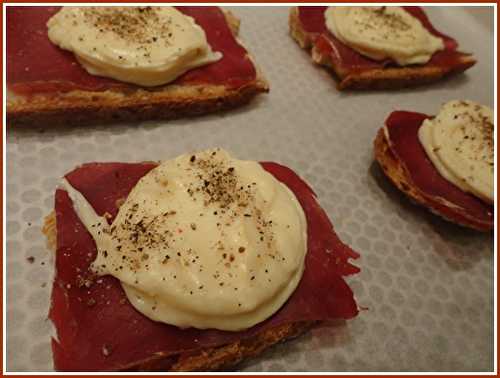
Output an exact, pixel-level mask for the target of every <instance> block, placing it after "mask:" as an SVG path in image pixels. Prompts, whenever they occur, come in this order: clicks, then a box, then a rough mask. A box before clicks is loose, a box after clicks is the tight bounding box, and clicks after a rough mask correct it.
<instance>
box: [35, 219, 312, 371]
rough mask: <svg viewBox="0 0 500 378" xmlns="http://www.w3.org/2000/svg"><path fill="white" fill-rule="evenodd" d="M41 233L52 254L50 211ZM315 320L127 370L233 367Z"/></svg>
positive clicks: (54, 230)
mask: <svg viewBox="0 0 500 378" xmlns="http://www.w3.org/2000/svg"><path fill="white" fill-rule="evenodd" d="M42 232H43V233H44V234H45V236H46V238H47V245H48V247H49V248H50V249H51V250H52V251H53V252H54V253H55V251H56V240H57V228H56V214H55V212H54V211H53V212H52V213H50V214H49V215H48V216H46V217H45V222H44V225H43V228H42ZM315 323H316V322H313V321H302V322H293V323H288V324H284V325H280V326H277V327H274V328H270V329H266V330H263V331H261V332H259V333H257V334H256V335H255V336H253V337H250V338H247V339H245V340H239V341H236V342H233V343H229V344H226V345H222V346H218V347H214V348H201V349H197V350H194V351H191V352H184V353H178V354H176V355H171V354H170V355H168V356H161V355H158V354H155V355H154V356H151V359H148V360H147V361H143V362H139V363H137V364H134V365H131V366H129V367H128V368H127V369H126V370H127V371H214V370H221V369H228V368H231V367H234V366H235V365H237V364H238V363H241V362H243V361H244V360H247V359H248V358H251V357H255V356H258V355H259V354H261V353H262V352H264V351H265V350H266V349H267V348H269V347H271V346H273V345H275V344H277V343H280V342H283V341H285V340H288V339H291V338H294V337H297V336H299V335H301V334H303V333H305V332H306V331H308V330H309V329H310V328H311V327H312V326H313V325H314V324H315Z"/></svg>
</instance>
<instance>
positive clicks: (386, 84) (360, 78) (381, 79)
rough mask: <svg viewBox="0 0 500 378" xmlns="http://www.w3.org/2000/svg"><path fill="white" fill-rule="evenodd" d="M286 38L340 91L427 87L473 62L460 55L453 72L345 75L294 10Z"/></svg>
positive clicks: (432, 70)
mask: <svg viewBox="0 0 500 378" xmlns="http://www.w3.org/2000/svg"><path fill="white" fill-rule="evenodd" d="M289 26H290V35H291V36H292V38H293V39H294V40H295V41H296V42H297V43H298V44H299V46H300V47H302V48H303V49H306V50H310V53H311V57H312V59H313V61H314V62H315V63H316V64H319V65H321V66H325V67H327V68H329V69H330V70H332V71H333V72H334V73H335V75H336V76H337V78H338V79H339V82H338V84H337V88H338V89H339V90H344V89H400V88H407V87H414V86H419V85H424V84H429V83H432V82H435V81H438V80H440V79H442V78H444V77H445V76H448V75H451V74H456V73H460V72H463V71H465V70H466V69H468V68H470V67H472V66H473V65H474V64H475V63H476V59H475V58H474V57H473V56H472V55H464V56H463V57H462V58H461V61H460V65H458V66H457V67H454V68H453V69H445V68H443V67H426V66H412V67H390V68H383V69H380V68H377V69H371V70H367V71H363V72H346V71H343V70H341V69H340V68H339V67H338V66H337V65H335V63H334V62H333V61H332V59H330V57H329V56H328V55H326V56H325V55H324V54H322V53H321V52H320V51H319V50H317V49H316V47H315V46H314V44H313V42H312V36H311V35H310V34H308V33H307V32H306V31H305V30H304V28H303V27H302V25H301V23H300V20H299V13H298V8H297V7H293V8H291V10H290V15H289Z"/></svg>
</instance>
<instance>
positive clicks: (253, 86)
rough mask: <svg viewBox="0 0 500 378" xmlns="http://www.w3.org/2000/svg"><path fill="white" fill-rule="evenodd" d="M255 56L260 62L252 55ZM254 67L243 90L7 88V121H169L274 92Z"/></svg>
mask: <svg viewBox="0 0 500 378" xmlns="http://www.w3.org/2000/svg"><path fill="white" fill-rule="evenodd" d="M224 15H225V18H226V22H227V23H228V25H229V27H230V29H231V32H232V33H233V35H234V36H235V37H237V35H238V33H239V24H240V21H239V19H238V18H237V17H236V16H234V15H233V14H232V13H231V12H229V11H227V10H224ZM249 58H250V59H251V60H252V62H254V60H253V59H252V57H250V56H249ZM254 66H255V67H256V71H257V74H256V77H255V79H254V80H252V81H250V82H248V83H247V84H245V85H244V86H242V87H240V88H237V89H232V88H228V87H226V86H224V85H183V84H172V85H168V84H167V85H164V86H161V87H157V88H155V89H144V88H141V87H137V88H133V87H128V88H127V89H117V88H115V89H109V90H106V91H85V90H72V91H69V92H64V93H63V92H60V93H48V94H47V93H40V94H34V95H31V96H29V97H28V96H23V95H19V94H15V93H13V92H12V91H7V96H6V97H7V124H8V125H9V126H15V125H19V126H22V125H45V124H46V125H50V126H53V125H63V124H68V125H81V124H89V123H109V122H119V121H144V120H151V119H164V120H168V119H174V118H180V117H190V116H198V115H202V114H207V113H211V112H217V111H221V110H225V109H231V108H234V107H237V106H240V105H243V104H245V103H248V102H249V101H250V100H251V99H252V98H253V97H254V96H256V95H257V94H259V93H262V92H268V91H269V85H268V83H267V81H266V79H265V78H264V76H263V74H262V72H261V70H260V69H259V68H258V67H257V66H256V65H255V63H254ZM130 88H133V89H130Z"/></svg>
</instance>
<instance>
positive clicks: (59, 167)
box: [4, 7, 494, 371]
mask: <svg viewBox="0 0 500 378" xmlns="http://www.w3.org/2000/svg"><path fill="white" fill-rule="evenodd" d="M231 9H232V10H233V11H234V13H235V14H236V15H237V16H239V17H240V18H241V21H242V24H241V38H242V40H243V41H244V42H245V44H246V45H247V47H248V49H249V50H250V51H251V52H252V54H253V55H254V56H255V58H256V60H257V62H258V63H259V65H260V66H261V67H262V69H263V71H264V73H265V75H266V76H267V78H268V80H269V82H270V84H271V92H270V93H269V94H268V95H262V96H260V97H259V98H257V99H256V101H254V102H253V103H252V104H251V105H249V106H246V107H244V108H240V109H237V110H234V111H230V112H226V113H222V114H218V115H211V116H205V117H200V118H197V119H184V120H178V121H173V122H168V123H166V122H148V123H143V124H119V125H110V126H96V127H79V128H57V129H52V128H51V127H50V126H51V125H39V127H36V128H32V129H9V130H8V132H7V146H6V148H7V172H6V174H7V202H6V205H7V249H6V259H5V260H4V261H6V264H7V276H6V281H7V314H6V315H7V335H6V336H7V365H6V368H7V370H8V371H48V370H52V369H53V366H52V356H51V348H50V335H51V332H52V330H51V326H50V322H49V321H48V320H47V312H48V306H49V295H50V286H51V285H50V283H51V275H52V267H51V262H50V260H51V257H50V252H49V251H48V249H47V248H46V246H45V240H44V237H43V235H42V233H41V226H42V222H43V217H44V216H45V215H46V214H48V213H49V212H50V211H51V209H52V208H53V195H54V189H55V187H56V184H57V182H58V179H59V178H60V177H61V176H62V175H63V174H64V173H65V172H67V171H69V170H71V169H72V168H74V167H75V166H76V165H79V164H81V163H83V162H90V161H130V162H133V161H143V160H159V159H168V158H172V157H174V156H176V155H178V154H181V153H185V152H187V151H195V150H199V149H204V148H208V147H213V146H222V147H224V148H226V149H228V150H230V151H232V152H233V153H234V154H235V155H236V156H239V157H241V158H245V159H254V160H273V161H277V162H280V163H283V164H285V165H287V166H289V167H292V168H293V169H294V170H295V171H297V172H298V173H299V174H300V175H301V176H303V177H304V178H306V179H307V181H308V182H309V183H310V184H311V185H312V187H313V188H314V189H315V190H316V192H317V194H318V196H319V200H320V202H321V204H322V206H323V207H324V208H325V209H326V211H327V212H328V214H329V216H330V218H331V219H332V221H333V223H334V225H335V229H336V231H337V232H338V234H339V235H340V237H341V238H342V240H344V241H345V242H347V243H348V244H350V245H351V246H352V247H353V248H354V249H356V250H357V251H359V252H360V253H361V258H360V259H359V260H358V261H356V264H357V265H358V266H360V267H361V273H360V274H358V275H356V276H354V277H352V278H350V279H349V280H348V281H349V283H350V285H351V287H352V288H353V290H354V292H355V295H356V298H357V301H358V303H359V305H360V306H362V307H363V308H367V310H364V311H361V312H360V314H359V316H358V317H357V318H355V319H354V320H351V321H347V322H335V323H332V324H325V325H322V326H321V327H318V328H316V329H314V330H313V331H312V332H309V333H308V334H306V335H304V336H302V337H299V338H298V339H295V340H293V341H290V342H287V343H284V344H282V345H278V346H276V347H273V348H272V349H271V350H269V351H267V352H266V353H264V354H263V355H262V356H261V357H259V358H257V359H254V360H249V361H248V362H245V363H244V364H243V365H241V366H240V367H239V368H240V369H241V370H243V371H384V370H388V371H394V370H396V371H399V370H401V371H491V370H492V369H493V361H494V356H493V308H494V307H493V304H494V300H493V282H494V281H493V263H494V254H493V236H492V235H489V234H480V233H476V232H473V231H467V230H465V229H463V228H460V227H456V226H453V225H451V224H448V223H446V222H445V221H442V220H440V219H438V218H437V217H435V216H433V215H430V214H429V213H428V212H427V211H425V210H423V209H420V208H418V207H416V206H414V205H412V204H410V203H409V202H408V201H407V200H406V198H404V197H403V196H402V195H401V194H400V193H399V192H398V191H397V190H396V189H394V188H393V187H392V186H391V185H390V184H389V183H388V181H387V180H386V179H385V178H384V177H383V175H382V174H381V171H380V169H379V168H378V166H377V165H376V164H375V163H374V162H373V157H372V142H373V139H374V137H375V134H376V132H377V129H378V128H379V127H381V126H382V124H383V121H384V119H385V118H386V116H387V115H388V114H389V113H390V112H391V111H393V110H396V109H407V110H415V111H420V112H425V113H428V114H433V113H435V112H436V111H437V110H438V108H439V106H440V104H441V103H443V102H445V101H448V100H451V99H456V98H461V99H462V98H463V99H472V100H475V101H479V102H482V103H484V104H487V105H490V106H493V90H494V87H493V69H494V67H493V51H494V49H493V43H494V40H493V10H492V9H486V8H477V7H475V8H463V7H458V8H456V7H437V8H436V7H430V8H427V11H428V13H429V15H430V17H431V20H432V21H433V22H434V24H435V25H436V26H437V27H438V28H439V29H440V30H442V31H444V32H446V33H448V34H450V35H452V36H453V37H455V38H456V39H457V40H458V41H459V42H460V46H461V49H462V50H465V51H472V52H474V54H475V55H476V57H477V58H478V60H479V61H478V63H477V65H476V66H475V67H473V68H472V69H471V70H469V71H468V73H467V74H465V75H460V76H458V77H455V78H451V79H450V80H446V81H442V82H440V83H437V84H434V85H430V86H426V87H421V88H418V89H412V90H403V91H397V92H372V91H369V92H346V93H339V92H338V91H337V90H336V89H335V82H334V80H333V79H332V78H331V76H330V74H329V73H328V72H326V71H325V70H324V69H322V68H319V67H317V66H314V65H312V64H311V59H310V57H309V55H308V54H307V53H306V52H304V51H303V50H301V49H300V48H299V47H298V46H297V45H296V43H295V42H294V41H292V39H291V38H290V37H289V35H288V7H234V8H231ZM31 257H33V259H32V258H31Z"/></svg>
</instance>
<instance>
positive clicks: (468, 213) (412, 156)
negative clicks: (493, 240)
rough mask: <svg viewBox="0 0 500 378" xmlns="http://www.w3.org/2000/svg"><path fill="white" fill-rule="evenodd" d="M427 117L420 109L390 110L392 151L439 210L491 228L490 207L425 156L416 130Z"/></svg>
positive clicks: (386, 123) (445, 214)
mask: <svg viewBox="0 0 500 378" xmlns="http://www.w3.org/2000/svg"><path fill="white" fill-rule="evenodd" d="M427 118H429V116H427V115H425V114H421V113H413V112H404V111H397V112H393V113H392V114H391V115H390V116H389V117H388V118H387V120H386V121H385V125H386V128H387V132H388V139H389V140H388V142H389V146H390V148H391V151H392V153H393V154H394V156H395V157H396V158H397V159H398V160H399V161H400V162H401V163H402V165H403V166H404V167H405V169H406V172H407V174H408V175H409V177H411V180H412V182H413V184H414V185H415V186H416V187H417V188H418V189H419V190H420V191H421V192H422V194H423V195H424V196H425V198H426V199H427V200H428V201H429V202H430V204H431V206H432V207H434V208H435V209H436V210H437V211H438V212H439V213H441V214H443V215H444V216H445V217H446V218H449V219H450V220H454V221H456V222H458V223H462V224H463V223H464V221H466V223H472V224H474V225H476V227H480V228H486V229H491V228H492V226H493V207H492V206H491V205H488V204H486V203H484V202H483V201H481V200H480V199H478V198H477V197H475V196H474V195H472V194H468V193H466V192H464V191H463V190H461V189H460V188H458V187H457V186H455V185H454V184H452V183H451V182H449V181H448V180H446V179H445V178H444V177H443V176H441V174H440V173H439V172H438V170H437V169H436V168H435V167H434V165H433V164H432V162H431V160H430V159H429V158H428V156H427V153H426V152H425V150H424V148H423V147H422V144H421V143H420V140H419V138H418V130H419V129H420V126H421V125H422V123H423V122H424V120H425V119H427Z"/></svg>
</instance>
